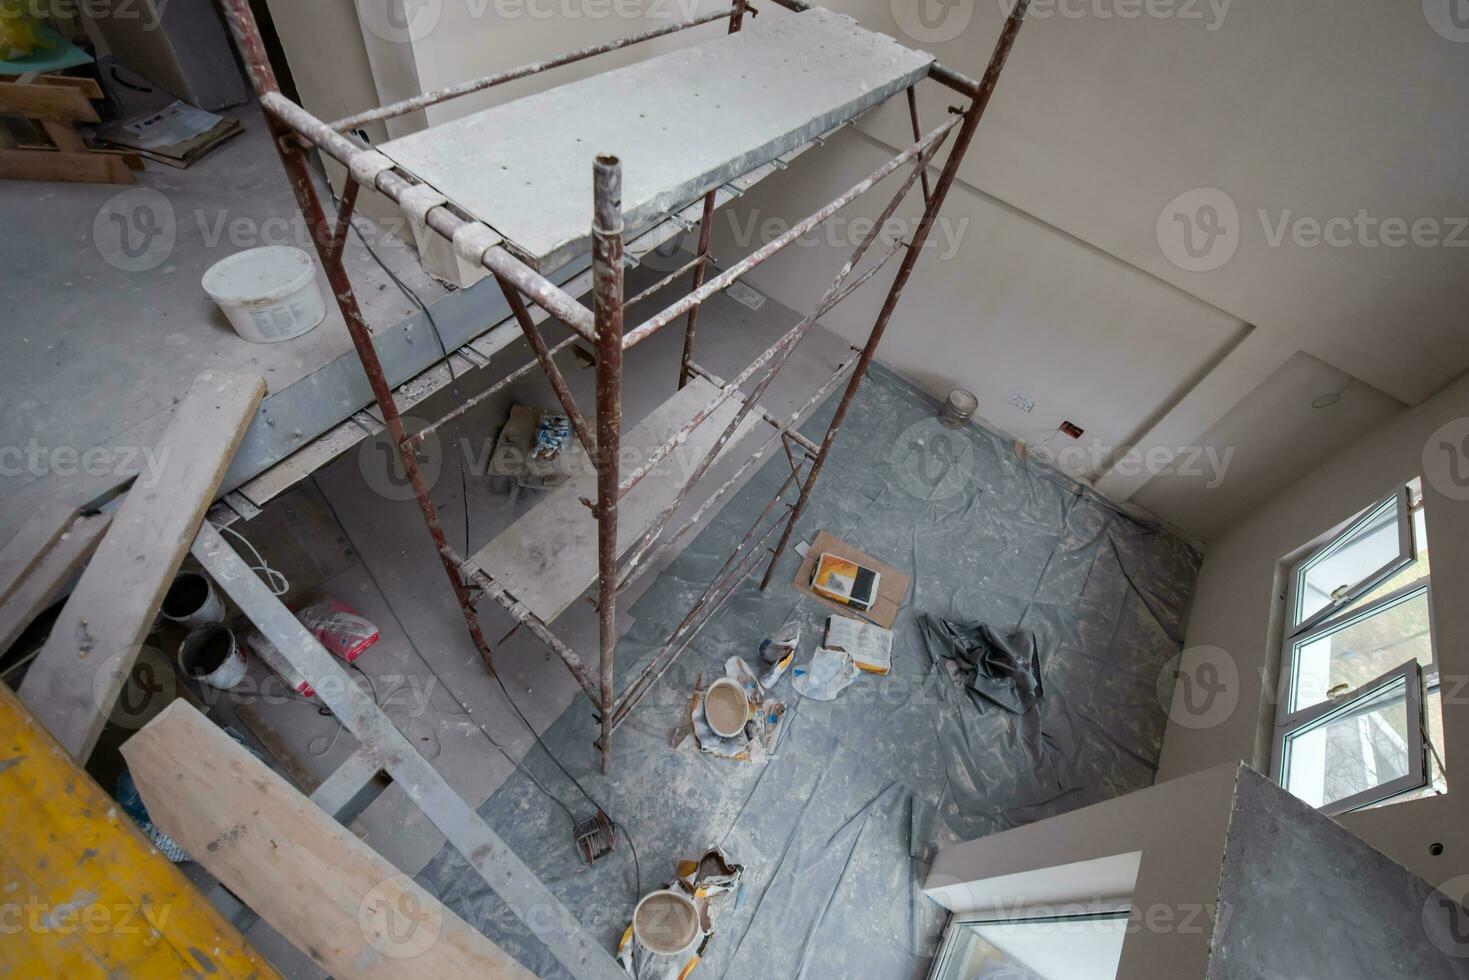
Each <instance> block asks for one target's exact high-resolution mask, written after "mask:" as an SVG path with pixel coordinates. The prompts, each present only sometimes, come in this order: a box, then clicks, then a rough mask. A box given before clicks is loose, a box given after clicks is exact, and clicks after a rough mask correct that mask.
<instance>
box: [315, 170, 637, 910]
mask: <svg viewBox="0 0 1469 980" xmlns="http://www.w3.org/2000/svg"><path fill="white" fill-rule="evenodd" d="M333 200H334V201H336V203H337V206H338V208H340V207H341V202H340V201H339V200H337V198H336V196H335V194H333ZM348 224H349V225H350V226H351V228H352V231H353V233H354V234H356V236H357V240H358V241H359V242H361V244H362V247H363V248H364V249H366V250H367V254H368V255H369V256H371V257H372V260H373V261H374V262H376V263H377V265H378V266H379V267H380V268H381V269H382V270H383V272H385V273H386V274H387V276H388V278H389V279H391V280H392V281H393V282H394V284H396V285H397V287H398V289H399V290H400V291H401V292H402V293H403V295H404V296H406V297H407V298H408V299H409V301H410V302H412V303H413V305H414V306H416V307H417V308H418V309H419V310H420V311H421V312H422V313H423V315H424V317H425V319H427V321H428V324H429V328H430V330H431V331H432V332H433V335H434V341H435V342H436V343H437V344H438V348H439V356H440V358H441V359H442V360H443V362H444V364H445V365H446V366H447V367H448V370H449V380H450V391H451V392H452V393H453V395H454V397H455V398H456V399H460V398H461V397H462V396H461V393H460V390H459V378H458V376H457V375H456V374H455V373H454V365H453V363H452V362H451V361H450V360H449V351H448V348H447V346H446V345H445V344H444V337H443V334H442V333H440V332H439V324H438V321H437V320H435V319H434V315H433V312H432V311H431V310H430V309H429V307H428V304H426V303H425V302H424V301H423V299H422V298H421V297H419V295H418V294H417V293H416V292H414V291H413V289H411V288H410V287H409V286H408V284H407V283H405V282H404V281H403V280H402V279H400V278H399V277H398V275H397V274H396V273H395V272H394V271H393V270H392V269H390V268H388V265H387V263H386V262H384V261H383V260H382V257H381V256H379V255H378V254H377V252H376V251H375V250H374V249H373V247H372V246H371V245H370V244H368V241H367V237H366V236H365V235H363V234H362V230H361V229H360V228H358V227H357V224H356V222H355V221H349V222H348ZM453 431H454V444H455V445H458V444H459V420H458V419H455V422H454V430H453ZM464 470H465V467H464V461H463V460H460V461H459V486H460V502H461V505H462V507H463V510H464V550H465V552H466V553H467V552H468V551H469V550H470V548H469V541H470V533H469V532H470V523H469V482H468V477H467V475H466V474H465V472H464ZM313 479H314V478H313ZM317 490H318V491H320V490H321V488H320V485H319V484H318V486H317ZM321 496H322V499H323V500H326V502H327V508H328V510H330V511H331V512H332V517H333V518H334V519H336V521H337V524H338V526H340V527H341V528H342V533H343V534H344V535H346V536H347V539H348V543H351V535H350V534H348V533H347V528H346V525H345V524H343V523H342V521H341V518H340V517H338V516H337V513H336V509H335V508H334V507H332V504H331V501H330V500H329V499H327V497H326V494H325V493H322V494H321ZM352 547H353V549H354V550H357V553H358V554H359V555H360V554H362V552H361V550H360V549H357V547H356V545H355V544H353V545H352ZM362 567H363V568H364V569H365V570H366V571H367V574H368V577H369V578H371V579H372V580H373V585H374V586H375V587H376V588H377V590H378V592H379V593H381V594H382V597H383V602H384V603H385V604H386V605H387V606H388V611H389V612H390V613H392V616H393V619H394V620H396V621H397V623H398V628H399V630H400V631H401V632H402V633H403V636H404V637H405V638H406V639H407V640H408V644H409V646H411V647H413V650H414V653H418V647H417V644H415V643H414V642H413V638H412V637H411V636H410V635H409V633H408V630H407V629H406V628H405V627H404V625H403V620H402V619H401V617H399V616H398V614H397V612H396V611H395V610H394V609H393V608H392V603H391V602H389V601H388V596H387V593H386V592H385V591H384V590H383V589H382V586H381V585H380V584H379V583H378V581H377V577H376V576H375V575H374V574H373V573H372V569H371V568H369V567H368V564H367V562H366V560H364V561H363V562H362ZM418 656H419V659H421V660H422V659H423V655H422V654H421V653H419V654H418ZM424 663H425V664H427V663H428V661H427V660H424ZM431 669H432V668H431ZM435 676H436V677H438V678H439V683H441V684H443V685H444V687H445V689H446V690H448V691H449V694H450V696H451V697H453V698H454V700H455V701H456V702H457V703H459V704H460V705H461V706H462V707H463V708H464V710H465V713H466V714H467V715H468V716H469V718H470V720H471V721H473V722H474V724H475V727H477V728H478V729H479V730H480V733H481V734H482V735H484V736H485V738H486V739H487V740H488V741H489V742H490V744H491V745H493V746H494V747H495V748H496V749H497V750H498V751H499V752H500V754H501V755H503V756H505V758H506V759H508V760H509V761H510V763H511V765H513V766H514V767H515V768H516V769H518V770H519V771H520V772H521V773H523V774H524V775H525V776H526V778H528V779H529V780H530V781H531V782H532V783H534V784H535V786H536V787H537V788H538V789H540V791H541V792H542V793H544V794H545V795H546V796H547V797H548V798H550V799H551V800H552V801H554V802H555V803H556V805H557V806H559V807H561V809H562V810H565V811H566V815H567V816H568V817H569V818H570V819H571V821H572V824H573V825H575V823H576V822H577V821H576V815H575V813H573V812H572V809H571V808H570V807H569V806H567V805H566V803H565V801H563V800H562V799H561V798H560V797H558V796H556V795H555V794H554V793H552V792H551V791H550V790H549V789H547V788H546V787H545V785H543V784H542V783H541V781H540V780H539V779H537V778H536V777H535V776H534V775H533V774H532V773H531V772H530V770H529V769H527V768H526V767H525V766H523V765H522V764H521V763H520V762H519V761H518V760H517V759H516V758H515V757H514V756H513V755H511V754H510V753H509V752H508V751H507V750H506V749H505V747H504V746H502V745H501V744H500V743H499V742H498V741H497V740H496V739H495V737H494V736H493V735H491V734H490V732H489V730H488V729H487V728H485V726H484V725H483V724H481V723H480V721H479V720H478V719H477V718H475V717H474V715H473V714H471V713H470V712H469V703H468V702H467V701H465V700H464V699H462V698H460V697H459V695H458V694H456V693H455V692H454V690H453V688H452V687H450V686H449V684H447V683H446V682H445V681H444V678H443V677H442V676H439V675H438V674H437V672H435ZM490 676H491V677H493V678H494V679H495V683H496V684H498V685H499V687H500V691H501V693H502V694H504V696H505V702H506V703H507V704H509V705H510V707H511V709H512V710H513V711H514V712H515V714H516V716H517V717H518V718H519V719H520V721H521V724H523V725H524V726H525V728H526V730H527V731H529V732H530V733H531V736H532V737H533V738H534V739H535V741H536V744H537V745H539V746H540V747H541V751H542V752H544V753H545V754H546V758H548V759H550V760H551V762H552V763H554V764H555V766H556V768H557V769H560V770H561V773H562V775H564V776H565V777H566V778H567V779H568V780H570V781H571V784H572V785H573V786H575V787H576V788H577V790H578V791H579V792H580V793H581V795H582V796H584V797H585V798H586V800H587V802H588V803H590V804H591V805H592V806H593V808H595V809H596V810H598V811H600V812H602V813H606V812H607V811H606V808H605V807H603V806H602V805H601V804H600V803H598V802H597V800H596V798H595V797H593V796H592V794H591V793H589V792H587V789H586V787H585V786H583V785H582V784H581V782H580V781H579V780H578V779H577V778H576V777H575V776H573V775H572V774H571V772H570V770H568V769H567V768H566V767H565V766H564V765H562V764H561V760H560V759H558V758H556V756H555V755H554V754H553V753H552V752H551V750H550V748H549V747H548V746H547V745H546V743H545V742H544V741H542V739H541V735H540V732H538V731H536V727H535V726H534V725H532V724H531V723H530V719H528V718H526V716H525V713H524V712H523V711H521V710H520V706H519V705H518V704H516V703H515V699H514V698H513V697H511V696H510V689H509V688H507V687H506V686H505V682H504V681H503V680H501V679H500V675H499V674H498V673H494V672H491V674H490ZM612 824H613V826H614V827H618V828H620V829H621V830H622V833H623V836H625V837H626V838H627V842H628V848H629V850H630V851H631V853H632V859H633V869H634V874H635V881H636V887H637V894H638V895H641V894H642V869H641V867H640V866H639V864H638V852H637V845H636V844H634V843H633V838H632V834H630V833H628V831H627V828H626V827H624V826H622V825H621V824H620V823H618V822H617V821H615V820H614V821H613V822H612Z"/></svg>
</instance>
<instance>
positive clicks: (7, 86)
mask: <svg viewBox="0 0 1469 980" xmlns="http://www.w3.org/2000/svg"><path fill="white" fill-rule="evenodd" d="M0 115H3V116H21V117H22V118H25V119H50V120H53V121H55V122H88V123H94V122H101V118H100V117H99V116H98V115H97V110H96V109H95V108H93V106H92V103H91V101H90V100H88V98H87V96H86V93H84V92H82V91H81V90H80V89H77V88H73V87H71V86H68V85H29V84H27V83H25V82H0Z"/></svg>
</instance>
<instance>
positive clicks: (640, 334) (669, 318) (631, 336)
mask: <svg viewBox="0 0 1469 980" xmlns="http://www.w3.org/2000/svg"><path fill="white" fill-rule="evenodd" d="M960 123H961V120H960V118H958V117H955V118H953V119H948V120H946V121H945V122H944V123H943V124H942V125H940V126H938V127H937V128H935V129H934V130H932V131H931V132H929V133H928V134H927V135H926V136H924V137H923V139H921V140H919V141H918V142H917V143H914V144H913V145H912V146H910V147H908V148H907V149H906V150H904V151H903V152H901V153H899V154H898V155H897V156H895V157H893V158H892V159H890V160H888V161H887V162H886V163H884V164H883V165H882V166H881V167H878V168H877V169H876V170H874V171H873V172H872V173H870V174H868V175H867V176H866V177H864V178H863V179H862V180H860V181H858V182H857V183H856V184H853V185H852V186H851V187H850V188H848V189H847V190H846V191H845V192H844V193H842V194H841V195H840V196H838V197H837V198H836V199H835V200H833V201H831V202H830V203H829V204H827V205H826V206H825V207H823V208H822V209H821V210H819V211H816V212H815V213H813V214H811V215H809V216H808V217H806V218H804V219H803V220H801V221H799V222H797V223H796V224H795V225H793V226H792V227H791V228H790V230H788V231H787V232H786V233H785V234H783V235H781V236H780V237H779V238H776V239H774V240H773V241H770V242H767V243H765V244H764V245H762V246H760V247H759V248H757V249H755V250H754V251H753V252H751V253H750V254H749V255H747V256H745V257H744V258H743V259H741V260H740V261H739V262H736V263H735V264H734V265H732V266H730V267H729V268H728V269H726V270H725V271H724V272H722V273H720V274H719V275H717V276H715V277H714V278H713V279H710V280H709V281H708V282H706V283H704V285H703V286H701V287H699V288H698V289H696V290H694V291H693V292H691V293H689V294H688V295H687V296H685V297H684V298H683V299H681V300H679V301H677V302H676V303H674V304H672V305H671V306H669V307H668V308H667V309H665V310H663V311H662V312H661V313H658V314H655V315H654V316H652V317H650V318H649V319H647V320H645V321H643V323H642V324H640V325H639V326H637V327H634V328H633V329H632V330H629V331H628V332H627V335H626V337H625V338H624V340H623V346H624V347H625V348H631V347H635V346H637V345H638V344H640V343H642V342H643V341H644V340H647V339H648V338H649V337H651V336H652V335H653V334H655V333H657V332H658V331H659V330H662V329H663V328H664V327H666V326H668V324H670V323H672V322H673V321H674V320H675V319H677V318H678V317H680V316H682V315H683V314H685V313H687V312H688V311H689V310H690V309H692V308H693V307H695V306H697V305H699V304H700V303H702V302H704V301H705V300H707V299H708V298H709V297H710V296H713V295H714V294H716V293H719V292H723V291H724V290H725V289H728V288H729V286H730V284H731V283H733V282H735V281H736V280H737V279H741V278H743V277H744V276H745V275H746V274H748V273H749V272H750V270H751V269H754V268H755V267H756V266H759V265H761V264H762V263H764V262H767V261H769V260H770V259H771V258H773V257H774V256H775V255H777V254H778V253H780V252H781V251H782V250H783V249H785V248H787V247H788V246H790V245H791V244H793V243H794V242H795V241H796V240H797V239H799V238H800V237H801V236H803V235H805V234H806V233H807V232H809V231H811V229H813V228H815V227H816V226H817V225H819V224H821V223H822V222H823V221H825V220H826V219H827V218H830V217H831V216H832V215H834V214H836V213H837V212H838V211H840V210H841V209H842V208H844V207H846V206H847V205H848V204H851V203H852V202H853V201H855V200H856V199H857V198H859V197H861V196H862V195H863V194H865V193H867V192H868V191H869V190H871V189H872V188H873V186H875V185H876V184H878V183H879V182H880V181H882V180H883V178H885V177H887V176H889V175H890V174H892V173H893V172H894V171H895V170H897V169H898V168H900V167H902V166H903V164H905V163H907V162H908V161H909V160H912V159H914V158H915V157H918V156H919V155H921V154H922V153H923V152H924V151H925V150H927V149H928V148H929V147H930V146H933V145H934V143H935V142H936V141H937V140H939V139H942V138H943V137H944V136H945V135H947V134H948V133H949V131H950V130H952V129H953V128H954V127H956V126H958V125H960Z"/></svg>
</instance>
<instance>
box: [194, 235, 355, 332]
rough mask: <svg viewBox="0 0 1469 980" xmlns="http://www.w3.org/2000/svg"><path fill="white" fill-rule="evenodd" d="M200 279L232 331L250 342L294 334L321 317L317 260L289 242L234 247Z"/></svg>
mask: <svg viewBox="0 0 1469 980" xmlns="http://www.w3.org/2000/svg"><path fill="white" fill-rule="evenodd" d="M202 285H203V286H204V291H205V292H206V293H208V294H209V297H210V298H211V299H213V300H214V302H216V303H218V304H219V308H220V309H221V310H223V311H224V315H225V316H227V317H229V321H230V326H232V327H234V328H235V333H237V334H239V335H240V336H241V337H242V338H244V339H245V340H248V341H250V342H251V343H253V344H274V343H278V342H280V341H282V340H290V339H292V338H293V337H299V336H301V335H302V334H304V333H306V332H307V331H309V330H311V329H312V328H313V327H315V326H316V325H317V324H319V323H321V321H322V320H324V319H326V301H325V300H324V299H323V298H322V295H321V287H320V286H319V285H317V282H316V263H315V262H314V261H313V260H312V258H311V256H309V255H307V254H306V253H305V252H303V251H302V250H301V249H299V248H293V247H291V246H289V245H267V246H264V247H262V248H251V249H246V250H245V251H243V252H236V253H235V254H234V255H231V256H229V257H228V258H225V259H221V260H219V261H218V262H216V263H214V265H212V266H210V267H209V270H208V271H207V272H205V273H204V279H203V280H202Z"/></svg>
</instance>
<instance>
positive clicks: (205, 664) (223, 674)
mask: <svg viewBox="0 0 1469 980" xmlns="http://www.w3.org/2000/svg"><path fill="white" fill-rule="evenodd" d="M179 668H180V669H181V670H182V671H183V672H184V673H185V674H187V675H188V676H189V677H192V678H194V679H195V680H197V681H199V682H200V683H201V684H208V685H209V686H210V687H214V688H218V689H219V690H221V691H228V690H229V689H230V688H232V687H234V686H236V685H237V684H239V683H240V681H242V680H244V679H245V654H244V652H243V651H242V650H241V649H240V645H239V644H238V643H236V642H235V634H234V633H233V632H232V631H231V630H230V628H229V627H228V626H224V625H220V624H217V623H216V624H214V625H212V626H201V627H199V628H198V629H196V630H194V632H192V633H190V634H189V635H188V636H187V637H185V638H184V642H183V643H182V644H181V645H180V646H179Z"/></svg>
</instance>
